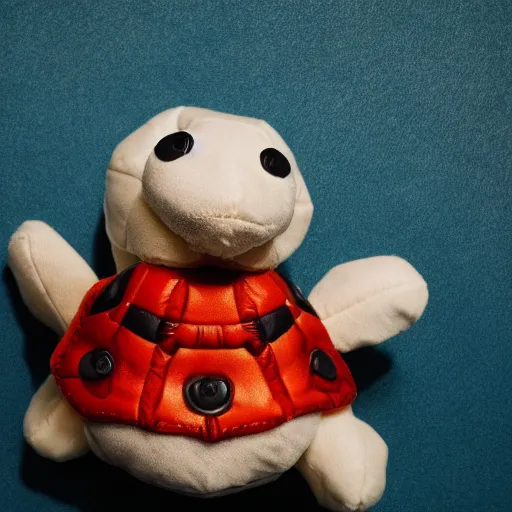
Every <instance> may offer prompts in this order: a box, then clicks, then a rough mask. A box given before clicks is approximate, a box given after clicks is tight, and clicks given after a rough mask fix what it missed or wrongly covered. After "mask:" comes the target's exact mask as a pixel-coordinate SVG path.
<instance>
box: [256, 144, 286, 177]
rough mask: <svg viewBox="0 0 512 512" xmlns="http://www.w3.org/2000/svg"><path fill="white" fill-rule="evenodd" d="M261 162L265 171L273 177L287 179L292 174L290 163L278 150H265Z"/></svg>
mask: <svg viewBox="0 0 512 512" xmlns="http://www.w3.org/2000/svg"><path fill="white" fill-rule="evenodd" d="M260 161H261V165H262V167H263V169H265V171H267V172H268V173H270V174H272V176H277V177H278V178H286V176H288V174H290V171H291V167H290V162H288V160H287V159H286V157H285V156H284V155H283V154H282V153H281V152H279V151H278V150H277V149H274V148H267V149H264V150H263V151H262V152H261V154H260Z"/></svg>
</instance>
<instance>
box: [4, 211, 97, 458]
mask: <svg viewBox="0 0 512 512" xmlns="http://www.w3.org/2000/svg"><path fill="white" fill-rule="evenodd" d="M8 258H9V259H8V261H9V267H10V268H11V270H12V273H13V274H14V277H15V279H16V281H17V283H18V287H19V289H20V293H21V296H22V298H23V301H24V302H25V304H26V305H27V307H28V308H29V309H30V311H31V312H32V313H33V314H34V316H36V317H37V318H38V319H39V320H40V321H42V322H43V323H44V324H46V325H48V326H49V327H51V328H52V329H54V330H55V331H56V332H57V333H58V334H59V335H62V334H63V333H64V332H65V331H66V329H67V327H68V325H69V323H70V322H71V320H72V318H73V316H74V315H75V313H76V311H77V310H78V307H79V305H80V302H81V301H82V298H83V297H84V295H85V293H86V292H87V290H89V288H90V287H91V286H92V285H93V284H94V283H95V282H96V281H97V277H96V275H95V274H94V272H93V271H92V270H91V268H90V267H89V265H87V263H86V262H85V261H84V260H83V259H82V258H81V257H80V256H79V255H78V253H77V252H76V251H75V250H74V249H73V248H72V247H71V246H70V245H69V244H68V243H67V242H66V241H65V240H64V239H63V238H62V237H61V236H60V235H59V234H58V233H57V232H56V231H54V230H53V229H52V228H51V227H50V226H48V225H47V224H45V223H43V222H38V221H28V222H25V223H24V224H22V226H21V227H20V228H19V229H18V230H17V231H16V233H14V235H13V236H12V238H11V242H10V244H9V250H8ZM23 431H24V435H25V438H26V440H27V442H28V443H29V444H30V445H31V446H32V447H33V448H34V449H35V450H36V451H37V452H38V453H39V454H41V455H43V456H44V457H47V458H49V459H53V460H55V461H64V460H69V459H73V458H75V457H79V456H80V455H82V454H84V453H85V452H86V451H87V450H88V444H87V440H86V438H85V433H84V423H83V420H82V419H81V418H80V416H79V415H78V414H77V413H76V412H75V411H74V410H73V409H72V408H71V406H70V405H69V404H68V402H67V401H66V400H65V399H64V398H63V396H62V395H61V393H60V391H59V389H58V387H57V384H56V382H55V379H54V378H53V376H51V375H50V376H49V377H48V378H47V379H46V381H45V382H44V384H43V385H42V386H41V387H40V388H39V390H38V391H37V393H36V394H35V395H34V397H33V398H32V401H31V402H30V405H29V407H28V410H27V413H26V414H25V419H24V425H23Z"/></svg>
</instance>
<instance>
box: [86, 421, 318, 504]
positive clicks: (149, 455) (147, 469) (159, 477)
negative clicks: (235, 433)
mask: <svg viewBox="0 0 512 512" xmlns="http://www.w3.org/2000/svg"><path fill="white" fill-rule="evenodd" d="M319 423H320V416H319V415H317V414H312V415H308V416H304V417H302V418H298V419H296V420H294V421H291V422H288V423H284V424H283V425H281V426H279V427H277V428H275V429H273V430H269V431H267V432H262V433H260V434H254V435H251V436H244V437H238V438H234V439H228V440H225V441H220V442H219V443H210V444H205V443H203V442H201V441H199V440H197V439H193V438H190V437H185V436H162V435H159V434H155V433H153V432H147V431H144V430H140V429H136V428H134V427H130V426H127V425H109V426H107V425H105V424H103V423H91V424H88V425H87V428H86V434H87V439H88V440H89V443H90V446H91V449H92V450H93V451H94V453H96V455H98V457H100V458H101V459H103V460H105V461H107V462H108V463H110V464H113V465H114V466H119V467H121V468H123V469H125V470H127V471H128V472H130V473H131V474H133V475H134V476H136V477H137V478H140V479H142V480H143V481H146V482H149V483H151V484H152V485H157V486H160V487H165V488H166V489H171V490H175V491H178V492H182V493H188V494H194V495H208V494H210V493H216V492H219V491H223V492H230V493H232V492H236V491H238V490H240V488H243V487H244V486H246V485H251V484H256V483H258V482H261V483H265V482H266V481H267V480H268V479H269V478H272V477H276V476H277V475H279V474H280V473H282V472H283V471H286V470H287V469H289V468H291V467H292V466H293V465H294V464H295V463H296V462H297V460H298V459H299V457H300V456H301V455H302V454H303V453H304V451H305V450H306V448H307V447H308V446H309V445H310V443H311V441H312V439H313V437H314V436H315V434H316V432H317V430H318V425H319ZM156 462H157V463H156ZM227 484H229V485H227ZM173 499H174V498H173ZM197 505H202V504H201V503H197ZM212 505H214V504H213V503H212Z"/></svg>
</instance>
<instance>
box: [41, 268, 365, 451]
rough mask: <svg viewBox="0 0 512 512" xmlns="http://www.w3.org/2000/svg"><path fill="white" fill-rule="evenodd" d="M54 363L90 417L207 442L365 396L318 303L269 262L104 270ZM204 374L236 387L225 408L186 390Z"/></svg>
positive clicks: (74, 401) (63, 385) (65, 389)
mask: <svg viewBox="0 0 512 512" xmlns="http://www.w3.org/2000/svg"><path fill="white" fill-rule="evenodd" d="M93 351H94V352H93ZM98 354H99V356H98ZM104 354H107V356H105V355H104ZM102 355H103V356H102ZM98 357H103V360H101V361H100V362H99V363H98V362H96V363H95V361H96V360H97V358H98ZM109 358H110V359H109ZM95 364H96V366H94V365H95ZM91 365H92V366H91ZM51 369H52V373H53V375H54V376H55V378H56V380H57V384H58V386H59V388H60V390H61V391H62V393H63V395H64V396H65V397H66V399H67V400H68V401H69V403H70V404H71V406H72V407H73V408H74V409H75V410H76V411H77V412H78V413H79V414H81V415H82V416H83V417H84V418H85V419H87V420H90V421H101V422H113V423H124V424H129V425H136V426H138V427H140V428H142V429H147V430H151V431H155V432H160V433H162V434H180V435H186V436H192V437H197V438H200V439H203V440H204V441H210V442H211V441H218V440H221V439H226V438H229V437H235V436H240V435H246V434H253V433H257V432H262V431H265V430H268V429H271V428H274V427H276V426H278V425H280V424H282V423H283V422H285V421H288V420H291V419H293V418H295V417H297V416H301V415H304V414H308V413H314V412H319V411H327V410H330V409H335V408H339V407H342V406H345V405H347V404H349V403H351V402H352V401H353V399H354V398H355V395H356V388H355V384H354V381H353V379H352V376H351V375H350V372H349V370H348V368H347V366H346V365H345V363H344V361H343V359H342V358H341V356H340V355H339V353H338V352H337V351H336V349H335V348H334V346H333V344H332V342H331V340H330V338H329V335H328V333H327V331H326V329H325V327H324V326H323V324H322V322H321V321H320V320H319V318H317V316H316V314H315V312H314V310H313V308H312V307H311V305H310V304H309V303H308V302H307V300H306V299H304V297H303V296H302V294H301V293H300V292H299V291H298V289H297V288H295V287H294V286H293V285H291V284H288V283H287V281H285V280H284V279H283V278H282V277H280V276H279V274H277V273H276V272H274V271H271V270H269V271H265V272H261V273H245V272H235V271H229V270H223V269H218V268H202V269H171V268H166V267H161V266H156V265H149V264H146V263H139V264H137V265H135V266H134V267H130V268H129V269H127V270H125V271H123V272H121V273H120V274H118V275H117V276H113V277H110V278H107V279H103V280H101V281H99V282H98V283H96V284H95V285H94V286H93V287H92V288H91V290H90V291H89V292H88V293H87V295H86V296H85V298H84V300H83V302H82V304H81V306H80V308H79V311H78V313H77V314H76V316H75V318H74V319H73V321H72V323H71V325H70V327H69V329H68V331H67V333H66V334H65V335H64V337H63V338H62V340H61V341H60V343H59V344H58V346H57V348H56V349H55V352H54V353H53V355H52V358H51ZM95 372H96V373H95ZM95 375H97V378H96V377H95ZM201 378H205V379H207V380H209V381H211V380H212V379H213V380H215V379H218V382H221V384H222V386H223V388H222V389H223V390H224V391H225V390H226V386H227V387H228V390H229V397H227V398H226V403H225V406H224V407H220V408H219V409H218V411H219V412H216V411H213V412H212V413H211V414H210V413H203V412H199V411H200V410H201V409H197V408H195V406H194V404H193V403H191V398H190V396H189V394H188V392H189V391H186V390H190V386H191V385H192V386H193V385H194V384H195V383H196V382H197V380H198V379H199V380H200V379H201ZM190 383H192V384H190ZM193 389H194V393H196V392H197V385H196V387H195V388H193ZM196 395H197V393H196ZM221 398H222V397H221ZM228 398H229V401H228ZM195 399H196V400H197V396H196V398H195ZM200 399H201V398H199V400H200ZM192 400H194V396H192Z"/></svg>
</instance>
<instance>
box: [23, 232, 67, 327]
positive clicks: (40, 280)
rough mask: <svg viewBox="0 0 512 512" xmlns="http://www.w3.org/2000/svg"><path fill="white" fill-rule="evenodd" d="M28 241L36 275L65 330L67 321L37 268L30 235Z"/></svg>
mask: <svg viewBox="0 0 512 512" xmlns="http://www.w3.org/2000/svg"><path fill="white" fill-rule="evenodd" d="M27 241H28V251H29V255H30V261H31V263H32V266H33V267H34V270H35V271H36V275H37V278H38V280H39V283H40V284H41V287H42V288H43V291H44V293H46V296H47V297H48V300H49V301H50V304H51V306H52V307H53V309H54V310H55V312H56V313H57V315H58V317H59V318H60V320H61V322H62V324H63V326H64V331H65V330H66V328H67V327H68V326H67V323H66V321H65V320H64V317H63V316H62V314H61V313H60V311H59V310H58V309H57V306H56V305H55V303H54V301H53V299H52V298H51V296H50V294H49V293H48V290H47V289H46V286H45V285H44V283H43V280H42V279H41V276H40V275H39V269H38V268H37V265H36V262H35V259H34V256H33V254H32V245H31V243H30V237H27Z"/></svg>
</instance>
